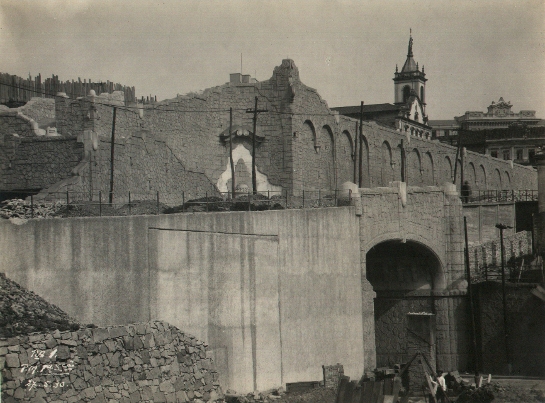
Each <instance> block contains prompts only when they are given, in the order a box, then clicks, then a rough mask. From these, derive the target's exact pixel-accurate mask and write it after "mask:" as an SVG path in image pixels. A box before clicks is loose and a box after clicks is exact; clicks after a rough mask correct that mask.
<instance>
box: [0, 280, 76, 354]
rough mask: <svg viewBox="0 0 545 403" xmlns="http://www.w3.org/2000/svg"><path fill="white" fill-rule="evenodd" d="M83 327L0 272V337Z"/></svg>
mask: <svg viewBox="0 0 545 403" xmlns="http://www.w3.org/2000/svg"><path fill="white" fill-rule="evenodd" d="M80 326H81V324H80V323H78V322H77V321H76V320H74V319H72V318H70V317H69V316H68V314H66V313H65V312H63V311H62V310H61V309H60V308H58V307H57V306H55V305H53V304H50V303H49V302H47V301H46V300H44V299H43V298H42V297H40V296H39V295H36V294H34V293H33V292H32V291H28V290H26V289H25V288H23V287H21V286H20V285H19V284H17V283H16V282H14V281H11V280H10V279H8V278H6V276H5V274H4V273H0V337H14V336H18V335H26V334H29V333H32V332H46V331H50V330H57V329H58V330H60V331H64V330H78V329H79V328H80ZM0 350H1V349H0Z"/></svg>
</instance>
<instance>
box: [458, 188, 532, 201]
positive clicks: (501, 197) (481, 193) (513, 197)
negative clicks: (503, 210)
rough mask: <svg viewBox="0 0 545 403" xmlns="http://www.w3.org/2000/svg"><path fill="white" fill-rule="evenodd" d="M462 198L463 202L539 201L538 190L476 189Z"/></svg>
mask: <svg viewBox="0 0 545 403" xmlns="http://www.w3.org/2000/svg"><path fill="white" fill-rule="evenodd" d="M461 199H462V203H499V202H521V201H537V190H476V191H472V192H471V194H470V195H469V196H464V195H462V196H461Z"/></svg>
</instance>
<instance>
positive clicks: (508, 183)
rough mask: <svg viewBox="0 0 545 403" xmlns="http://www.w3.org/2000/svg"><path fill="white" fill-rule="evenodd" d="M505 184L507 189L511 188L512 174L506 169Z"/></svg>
mask: <svg viewBox="0 0 545 403" xmlns="http://www.w3.org/2000/svg"><path fill="white" fill-rule="evenodd" d="M505 186H506V189H507V190H511V176H510V175H509V172H507V171H505Z"/></svg>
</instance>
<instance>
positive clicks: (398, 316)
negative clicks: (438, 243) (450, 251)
mask: <svg viewBox="0 0 545 403" xmlns="http://www.w3.org/2000/svg"><path fill="white" fill-rule="evenodd" d="M366 262H367V263H366V265H367V267H366V275H367V279H368V280H369V282H370V283H371V285H372V286H373V290H374V291H375V292H376V297H375V300H374V310H375V344H376V353H377V366H378V367H382V366H391V365H393V364H396V363H400V362H406V361H407V360H408V359H409V358H410V355H411V354H412V353H413V352H412V350H411V348H412V347H414V346H413V345H412V344H411V343H412V342H414V340H413V339H411V337H412V334H411V329H410V326H411V324H410V314H411V313H418V314H424V315H429V317H430V318H431V319H430V320H431V322H430V323H431V327H432V328H431V331H433V332H435V316H434V315H435V313H436V307H435V305H436V302H435V297H434V293H433V291H434V290H440V289H443V288H444V287H445V280H444V274H443V265H442V263H441V260H440V259H439V257H438V256H437V255H436V254H435V252H434V251H433V250H431V249H430V248H429V247H427V246H426V245H424V244H422V243H419V242H415V241H409V240H408V241H406V242H401V241H400V240H388V241H384V242H381V243H379V244H377V245H375V246H374V247H373V248H371V249H370V250H369V251H368V252H367V258H366Z"/></svg>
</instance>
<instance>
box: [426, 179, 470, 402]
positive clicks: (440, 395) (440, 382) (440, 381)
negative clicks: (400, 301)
mask: <svg viewBox="0 0 545 403" xmlns="http://www.w3.org/2000/svg"><path fill="white" fill-rule="evenodd" d="M466 183H467V182H466ZM432 383H433V384H434V389H435V400H436V401H437V403H447V402H448V398H447V382H446V381H445V374H444V373H443V371H441V370H437V376H436V377H435V381H432Z"/></svg>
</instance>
